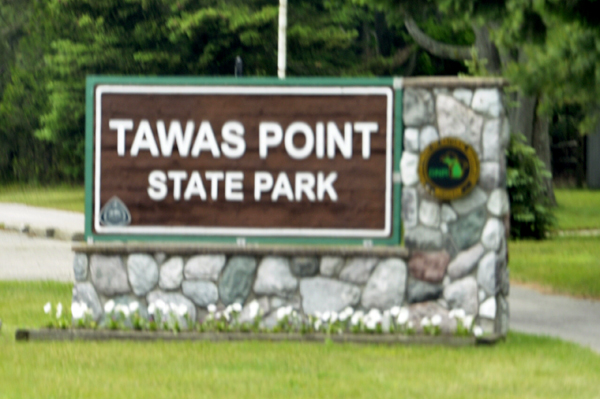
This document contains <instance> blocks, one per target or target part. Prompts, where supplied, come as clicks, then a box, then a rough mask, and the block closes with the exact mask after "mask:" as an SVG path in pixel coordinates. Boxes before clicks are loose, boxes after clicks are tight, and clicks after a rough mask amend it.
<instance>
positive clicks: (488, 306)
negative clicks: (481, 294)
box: [479, 297, 496, 319]
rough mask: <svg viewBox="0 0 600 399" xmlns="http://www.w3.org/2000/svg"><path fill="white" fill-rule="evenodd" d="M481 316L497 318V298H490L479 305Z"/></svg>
mask: <svg viewBox="0 0 600 399" xmlns="http://www.w3.org/2000/svg"><path fill="white" fill-rule="evenodd" d="M479 317H483V318H486V319H495V318H496V298H494V297H491V298H488V299H486V300H485V301H484V302H483V303H482V304H481V305H479Z"/></svg>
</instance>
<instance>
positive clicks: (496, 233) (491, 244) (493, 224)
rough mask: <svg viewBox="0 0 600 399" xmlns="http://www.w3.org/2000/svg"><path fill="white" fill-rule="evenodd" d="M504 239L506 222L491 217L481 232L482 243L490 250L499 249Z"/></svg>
mask: <svg viewBox="0 0 600 399" xmlns="http://www.w3.org/2000/svg"><path fill="white" fill-rule="evenodd" d="M503 240H504V223H502V221H500V219H496V218H490V219H489V220H488V221H487V223H486V224H485V227H484V228H483V233H482V234H481V243H482V244H483V246H484V247H485V248H486V249H489V250H490V251H498V250H499V249H500V245H502V243H503Z"/></svg>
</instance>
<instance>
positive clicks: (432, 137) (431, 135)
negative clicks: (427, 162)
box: [419, 126, 440, 151]
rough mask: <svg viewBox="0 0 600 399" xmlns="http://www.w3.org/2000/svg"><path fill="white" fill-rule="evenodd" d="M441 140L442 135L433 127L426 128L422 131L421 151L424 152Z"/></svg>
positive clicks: (420, 139) (420, 137)
mask: <svg viewBox="0 0 600 399" xmlns="http://www.w3.org/2000/svg"><path fill="white" fill-rule="evenodd" d="M439 139H440V135H439V134H438V131H437V129H436V128H435V127H433V126H425V127H424V128H423V129H422V130H421V134H420V136H419V149H420V151H423V150H424V149H425V148H426V147H427V146H428V145H429V144H431V143H433V142H434V141H438V140H439Z"/></svg>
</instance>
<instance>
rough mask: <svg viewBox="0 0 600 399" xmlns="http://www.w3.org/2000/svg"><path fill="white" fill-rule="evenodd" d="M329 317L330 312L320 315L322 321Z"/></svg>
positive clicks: (327, 319) (326, 320)
mask: <svg viewBox="0 0 600 399" xmlns="http://www.w3.org/2000/svg"><path fill="white" fill-rule="evenodd" d="M330 318H331V312H325V313H323V315H322V316H321V320H323V322H328V321H329V319H330Z"/></svg>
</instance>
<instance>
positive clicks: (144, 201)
mask: <svg viewBox="0 0 600 399" xmlns="http://www.w3.org/2000/svg"><path fill="white" fill-rule="evenodd" d="M392 103H393V92H392V89H391V88H388V87H279V86H267V87H256V86H252V87H248V86H240V87H235V86H149V85H97V86H96V87H95V104H94V112H95V116H94V121H95V127H94V147H95V148H94V154H95V162H94V204H93V206H94V216H93V218H94V220H93V222H94V223H93V226H94V232H95V233H96V234H178V235H179V234H184V235H185V234H191V235H224V236H238V237H240V236H300V237H301V236H316V237H366V238H369V237H372V238H384V237H389V236H390V235H391V221H392V215H391V212H392V206H391V187H392V176H391V173H392V145H393V144H392V136H393V134H392V126H393V123H392V122H393V121H392V118H393V116H392V115H393V113H392V112H393V111H392ZM124 215H126V216H124Z"/></svg>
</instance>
